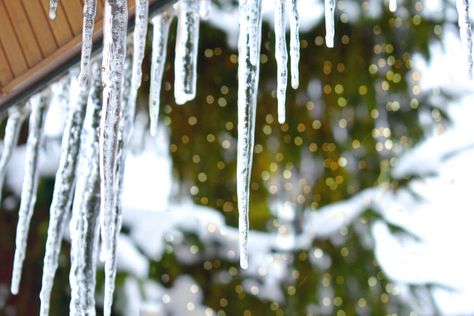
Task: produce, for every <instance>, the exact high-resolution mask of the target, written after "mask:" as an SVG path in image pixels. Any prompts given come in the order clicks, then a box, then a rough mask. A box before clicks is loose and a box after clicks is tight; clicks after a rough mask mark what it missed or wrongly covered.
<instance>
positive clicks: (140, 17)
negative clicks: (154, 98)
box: [132, 0, 148, 101]
mask: <svg viewBox="0 0 474 316" xmlns="http://www.w3.org/2000/svg"><path fill="white" fill-rule="evenodd" d="M147 26H148V0H137V1H136V6H135V32H134V33H133V68H132V69H133V70H132V93H133V90H135V91H136V90H137V89H138V88H139V87H140V84H141V83H142V61H143V57H144V56H145V44H146V31H147ZM135 94H136V92H135ZM133 99H135V98H133ZM133 101H135V100H133Z"/></svg>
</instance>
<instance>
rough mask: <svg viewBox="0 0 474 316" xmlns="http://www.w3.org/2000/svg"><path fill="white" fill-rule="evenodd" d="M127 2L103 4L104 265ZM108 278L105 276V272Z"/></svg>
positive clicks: (107, 303) (108, 298) (110, 230)
mask: <svg viewBox="0 0 474 316" xmlns="http://www.w3.org/2000/svg"><path fill="white" fill-rule="evenodd" d="M127 16H128V14H127V1H125V0H108V1H107V2H106V4H105V24H104V50H103V62H102V67H103V68H104V69H105V70H104V73H103V76H102V81H103V83H104V91H103V104H102V117H101V123H100V135H99V158H100V164H99V167H100V179H101V181H100V193H101V194H100V197H101V201H100V221H101V236H102V249H101V259H102V260H104V261H105V264H106V265H107V264H108V263H107V262H109V261H110V260H111V257H112V255H113V249H112V246H113V242H112V240H113V238H114V233H115V222H114V217H113V213H114V210H115V205H114V204H115V201H116V196H115V195H116V179H115V174H116V170H117V148H118V138H119V135H118V128H119V122H120V116H121V112H122V86H123V81H124V61H125V53H126V35H127ZM106 274H107V272H106ZM107 285H110V284H106V288H105V297H104V315H105V316H109V315H110V313H111V309H112V297H113V292H114V288H113V284H112V287H107Z"/></svg>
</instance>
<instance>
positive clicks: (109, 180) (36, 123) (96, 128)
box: [0, 0, 472, 315]
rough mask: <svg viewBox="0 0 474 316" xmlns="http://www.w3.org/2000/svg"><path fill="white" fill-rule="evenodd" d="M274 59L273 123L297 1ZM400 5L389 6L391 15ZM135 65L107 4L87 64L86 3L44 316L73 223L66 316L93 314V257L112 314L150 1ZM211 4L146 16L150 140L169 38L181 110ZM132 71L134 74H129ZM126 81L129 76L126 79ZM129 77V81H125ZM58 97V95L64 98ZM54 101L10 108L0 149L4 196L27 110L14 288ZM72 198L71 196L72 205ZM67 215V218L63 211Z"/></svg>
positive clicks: (248, 8)
mask: <svg viewBox="0 0 474 316" xmlns="http://www.w3.org/2000/svg"><path fill="white" fill-rule="evenodd" d="M261 1H262V0H240V1H239V21H238V22H239V25H240V34H239V39H238V52H239V66H238V82H239V86H238V146H237V193H238V206H239V231H240V233H239V234H240V265H241V267H242V268H246V267H247V266H248V252H247V241H248V232H249V223H248V211H249V183H250V173H251V167H252V156H253V145H254V131H255V113H256V106H257V92H258V79H259V64H260V61H259V58H260V46H261V24H262V12H261V5H262V4H261ZM275 1H276V3H275V38H276V40H275V57H276V60H277V79H278V80H277V102H278V120H279V122H280V123H283V122H284V121H285V97H286V87H287V81H288V71H287V62H288V54H287V44H286V39H285V33H286V19H287V16H288V19H289V26H290V33H291V36H290V49H289V51H290V59H291V61H290V70H291V86H292V87H293V88H294V89H296V88H297V87H298V62H299V35H298V32H299V31H298V29H299V21H298V11H297V0H275ZM468 4H469V3H468V0H457V2H456V5H457V9H458V13H459V27H460V31H461V38H462V40H463V42H464V43H465V47H466V50H467V51H468V56H469V57H468V59H469V71H470V72H471V71H472V56H471V49H472V47H471V46H472V38H471V25H470V19H469V15H468V13H469V6H468ZM57 5H58V0H51V3H50V17H51V18H54V17H55V16H56V8H57ZM396 6H397V3H396V0H390V1H389V8H390V10H392V11H395V10H396ZM135 8H136V11H135V32H134V37H133V39H134V40H133V57H132V62H131V63H128V62H126V60H128V59H126V52H127V49H126V34H127V19H128V9H127V1H126V0H107V1H106V4H105V10H104V12H105V18H104V21H105V23H104V40H103V41H104V43H103V52H102V65H101V66H99V65H98V64H94V65H93V64H92V62H91V55H92V35H93V31H94V20H95V15H96V9H97V1H96V0H85V1H84V15H83V45H82V59H81V69H80V73H79V75H78V78H77V80H72V81H71V83H70V84H71V85H75V87H71V89H70V90H71V91H75V94H74V95H73V96H72V97H71V98H70V100H69V103H70V104H69V114H68V119H67V123H66V127H65V130H64V136H63V140H62V152H61V158H60V162H59V167H58V170H57V174H56V182H55V187H54V195H53V201H52V204H51V209H50V223H49V228H48V236H47V243H46V254H45V258H44V268H43V280H42V289H41V293H40V298H41V315H48V312H49V302H50V295H51V290H52V285H53V279H54V275H55V272H56V269H57V266H58V256H59V251H60V246H61V240H62V237H63V227H64V226H65V224H67V223H66V221H67V219H68V218H71V220H70V223H69V227H70V233H71V272H70V285H71V303H70V313H71V315H95V301H94V294H95V271H96V265H97V253H98V252H100V260H101V261H103V262H104V266H105V291H104V315H110V313H111V306H112V298H113V292H114V282H115V271H116V269H115V268H116V247H117V237H118V234H119V231H120V227H121V209H120V196H121V190H122V182H123V173H124V162H125V159H126V153H127V143H128V139H129V136H130V134H131V130H132V128H133V118H134V113H135V99H136V96H137V90H138V88H139V86H140V83H141V81H142V80H141V65H142V60H143V57H144V49H145V42H146V32H147V23H148V0H136V6H135ZM209 9H210V0H199V1H197V0H181V1H180V2H178V3H177V4H176V5H174V7H168V8H166V9H164V10H162V11H161V12H160V13H158V14H157V15H156V16H154V17H152V18H151V23H152V25H153V45H152V62H151V64H152V66H151V67H152V68H151V86H150V100H149V110H150V131H151V134H152V135H155V134H156V131H157V124H158V115H159V108H160V90H161V82H162V78H163V71H164V66H165V61H166V50H167V47H166V46H167V41H168V32H169V28H170V24H171V21H172V19H173V18H174V16H177V18H178V27H177V39H176V48H175V52H176V58H175V65H174V67H175V84H174V94H175V100H176V103H177V104H183V103H185V102H187V101H189V100H192V99H193V98H194V97H195V95H196V77H197V76H196V69H197V65H196V61H197V51H198V38H199V20H200V18H206V17H207V15H208V12H209ZM334 14H335V0H325V23H326V30H327V31H326V32H327V34H326V44H327V46H328V47H333V46H334V39H333V38H334ZM130 74H131V75H130ZM130 77H131V79H130V80H128V78H130ZM126 78H127V80H126ZM62 93H64V91H63V92H62ZM50 98H51V96H50V95H48V94H47V93H41V94H38V95H37V96H35V97H33V98H31V99H30V100H29V101H28V103H27V104H26V106H22V107H19V106H17V107H14V108H12V109H11V110H10V112H9V117H8V122H7V125H6V131H5V139H4V150H3V153H2V156H1V158H0V192H1V188H2V186H3V180H4V177H5V174H6V167H7V165H8V161H9V159H10V157H11V154H12V150H13V147H14V146H15V145H16V143H17V141H18V135H19V130H20V128H21V125H22V122H23V121H24V120H25V118H26V117H27V115H28V112H30V117H29V136H28V139H27V151H26V160H25V176H24V182H23V189H22V193H21V205H20V210H19V219H18V227H17V235H16V251H15V258H14V268H13V276H12V284H11V291H12V293H17V292H18V290H19V285H20V279H21V270H22V265H23V261H24V258H25V251H26V243H27V236H28V228H29V225H30V220H31V216H32V213H33V209H34V205H35V200H36V188H37V182H38V172H37V170H38V152H39V148H40V144H41V135H42V130H43V123H44V118H45V113H46V107H47V104H48V103H49V102H50ZM73 197H74V199H73ZM70 212H72V215H70V214H69V213H70Z"/></svg>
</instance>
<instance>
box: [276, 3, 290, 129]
mask: <svg viewBox="0 0 474 316" xmlns="http://www.w3.org/2000/svg"><path fill="white" fill-rule="evenodd" d="M275 2H276V4H275V59H276V61H277V83H278V86H277V100H278V122H279V123H280V124H283V123H285V102H286V86H287V82H288V69H287V67H288V66H287V64H288V52H287V50H286V37H285V35H286V32H285V31H286V29H285V28H286V14H287V12H286V0H275Z"/></svg>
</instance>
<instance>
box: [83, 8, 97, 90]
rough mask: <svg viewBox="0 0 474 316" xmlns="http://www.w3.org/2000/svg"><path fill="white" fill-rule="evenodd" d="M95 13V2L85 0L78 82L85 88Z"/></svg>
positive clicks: (88, 73) (88, 71)
mask: <svg viewBox="0 0 474 316" xmlns="http://www.w3.org/2000/svg"><path fill="white" fill-rule="evenodd" d="M96 11H97V0H86V1H85V2H84V18H83V21H82V51H81V73H80V74H79V82H80V84H81V86H82V87H84V88H85V87H86V85H87V81H88V80H89V76H90V62H91V55H92V35H93V34H94V20H95V13H96Z"/></svg>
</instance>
